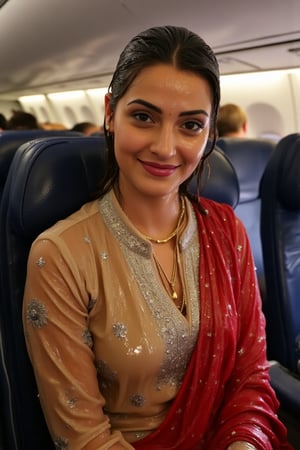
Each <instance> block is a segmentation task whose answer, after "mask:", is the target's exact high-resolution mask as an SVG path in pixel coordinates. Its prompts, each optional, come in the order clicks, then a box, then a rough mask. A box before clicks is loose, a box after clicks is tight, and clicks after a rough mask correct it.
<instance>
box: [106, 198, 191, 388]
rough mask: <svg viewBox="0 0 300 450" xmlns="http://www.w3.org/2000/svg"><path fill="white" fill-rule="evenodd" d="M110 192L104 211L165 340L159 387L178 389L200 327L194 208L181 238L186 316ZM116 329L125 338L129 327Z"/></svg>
mask: <svg viewBox="0 0 300 450" xmlns="http://www.w3.org/2000/svg"><path fill="white" fill-rule="evenodd" d="M111 195H112V194H107V195H106V196H104V197H103V198H102V199H101V200H100V201H99V207H100V210H101V214H102V216H103V219H104V221H105V223H106V224H107V226H108V228H109V229H110V230H111V231H112V233H113V234H114V236H115V237H116V239H117V240H118V242H119V244H120V248H121V250H122V252H123V254H124V259H125V260H126V263H127V264H128V266H129V269H130V271H131V275H132V278H133V279H134V280H135V281H136V283H137V284H138V286H139V289H140V291H141V293H142V295H143V296H144V298H145V301H146V303H147V305H148V307H149V309H150V311H151V313H152V315H153V317H154V318H155V319H156V322H157V329H158V333H159V335H160V336H161V338H162V339H163V341H164V343H165V353H164V357H163V361H162V365H161V368H160V371H159V375H158V378H157V386H156V389H157V390H160V389H161V385H162V384H163V383H169V384H170V386H171V387H174V389H176V388H177V387H178V386H179V385H180V383H181V381H182V378H183V376H184V373H185V370H186V367H187V364H188V361H189V359H190V356H191V354H192V351H193V348H194V345H195V342H196V340H197V336H198V331H199V315H200V314H199V242H198V232H197V221H196V217H195V214H194V211H193V208H192V206H191V205H190V203H187V210H188V214H189V225H188V227H187V230H185V232H184V233H183V235H182V237H181V238H180V250H181V259H182V263H183V265H184V270H183V273H184V274H185V277H186V278H185V284H186V287H187V289H186V292H188V293H189V297H188V298H187V315H186V317H184V316H183V315H182V314H181V313H180V312H179V311H178V309H177V308H176V306H175V305H174V304H173V303H172V302H171V301H170V298H169V297H168V295H167V293H166V292H165V290H164V289H163V288H162V286H161V283H160V281H159V279H158V277H157V273H156V271H155V268H154V264H153V260H152V247H151V244H150V243H149V242H148V241H145V240H144V239H143V238H142V237H140V235H139V234H138V233H134V231H133V230H131V229H130V228H128V226H127V225H126V224H125V223H124V222H123V221H122V219H121V218H120V217H119V215H118V212H117V211H116V209H115V207H114V205H113V203H112V201H111V197H110V196H111ZM141 257H142V258H141ZM150 279H151V283H149V280H150ZM113 333H114V335H115V336H116V337H118V338H120V339H124V338H125V337H126V335H127V328H126V326H125V325H124V324H122V323H117V324H114V327H113ZM183 349H184V351H183Z"/></svg>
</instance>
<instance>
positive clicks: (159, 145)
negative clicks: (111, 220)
mask: <svg viewBox="0 0 300 450" xmlns="http://www.w3.org/2000/svg"><path fill="white" fill-rule="evenodd" d="M211 113H212V95H211V90H210V86H209V84H208V82H207V81H206V80H204V79H203V78H201V77H199V76H197V75H196V74H194V73H192V72H187V71H182V70H178V69H176V68H174V67H173V66H171V65H165V64H160V65H156V66H152V67H148V68H146V69H144V70H142V71H141V72H140V74H139V75H138V76H137V78H136V79H135V80H134V82H133V83H132V84H131V86H130V87H129V89H128V90H127V91H126V93H125V94H124V96H123V97H122V98H121V99H120V100H119V102H118V104H117V107H116V110H115V111H114V113H113V114H112V113H111V111H110V108H109V95H108V96H107V98H106V119H107V120H106V121H108V119H109V118H110V120H109V126H110V132H112V133H114V145H115V157H116V160H117V163H118V165H119V169H120V171H119V187H120V191H121V193H122V196H123V197H125V198H126V196H127V197H128V198H133V196H135V198H138V197H139V198H141V197H142V198H143V197H147V196H151V197H152V196H162V197H163V196H169V195H177V193H178V189H179V186H180V185H181V184H182V183H183V182H184V181H185V180H186V179H187V178H188V177H189V176H190V175H191V174H192V173H193V171H194V170H195V168H196V167H197V165H198V164H199V161H200V159H201V157H202V155H203V152H204V149H205V146H206V143H207V139H208V136H209V126H210V117H211Z"/></svg>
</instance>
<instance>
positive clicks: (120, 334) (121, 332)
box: [112, 322, 127, 339]
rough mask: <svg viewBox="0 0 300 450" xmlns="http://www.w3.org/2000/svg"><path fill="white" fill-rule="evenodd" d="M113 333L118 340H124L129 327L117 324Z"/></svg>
mask: <svg viewBox="0 0 300 450" xmlns="http://www.w3.org/2000/svg"><path fill="white" fill-rule="evenodd" d="M112 328H113V333H114V335H115V336H116V337H117V338H118V339H124V338H125V337H126V335H127V327H126V326H125V325H124V323H121V322H117V323H115V324H114V325H113V327H112Z"/></svg>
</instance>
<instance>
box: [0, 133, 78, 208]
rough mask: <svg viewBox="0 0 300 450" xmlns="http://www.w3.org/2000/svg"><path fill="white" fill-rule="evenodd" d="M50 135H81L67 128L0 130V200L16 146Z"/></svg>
mask: <svg viewBox="0 0 300 450" xmlns="http://www.w3.org/2000/svg"><path fill="white" fill-rule="evenodd" d="M51 136H52V137H53V136H82V133H75V132H73V131H72V132H71V131H68V130H15V131H14V130H11V131H2V132H0V200H1V197H2V192H3V188H4V184H5V181H6V177H7V174H8V170H9V167H10V164H11V162H12V160H13V157H14V155H15V153H16V151H17V148H18V147H20V145H22V144H24V143H25V142H28V141H31V140H33V139H37V138H40V137H51Z"/></svg>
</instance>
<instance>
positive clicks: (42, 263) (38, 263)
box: [35, 256, 46, 267]
mask: <svg viewBox="0 0 300 450" xmlns="http://www.w3.org/2000/svg"><path fill="white" fill-rule="evenodd" d="M35 263H36V265H37V266H38V267H44V265H45V264H46V261H45V260H44V258H43V257H42V256H40V257H39V258H38V259H37V260H36V262H35Z"/></svg>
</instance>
